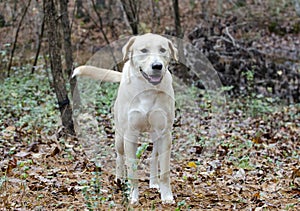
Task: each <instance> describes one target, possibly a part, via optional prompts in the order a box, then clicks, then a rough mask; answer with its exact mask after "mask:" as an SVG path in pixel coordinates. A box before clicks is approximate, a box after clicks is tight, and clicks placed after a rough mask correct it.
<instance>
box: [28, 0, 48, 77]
mask: <svg viewBox="0 0 300 211" xmlns="http://www.w3.org/2000/svg"><path fill="white" fill-rule="evenodd" d="M44 29H45V5H44V4H43V20H42V26H41V31H40V34H39V38H38V39H39V40H38V42H39V43H38V48H37V50H36V54H35V58H34V62H33V65H32V68H31V74H34V71H35V69H36V65H37V61H38V58H39V55H40V51H41V46H42V43H43V36H44Z"/></svg>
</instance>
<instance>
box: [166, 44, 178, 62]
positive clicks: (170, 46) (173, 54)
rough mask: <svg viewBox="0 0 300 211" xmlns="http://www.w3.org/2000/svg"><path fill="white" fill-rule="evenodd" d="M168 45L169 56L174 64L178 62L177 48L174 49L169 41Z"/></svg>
mask: <svg viewBox="0 0 300 211" xmlns="http://www.w3.org/2000/svg"><path fill="white" fill-rule="evenodd" d="M168 44H169V48H170V51H171V56H172V58H173V59H175V61H176V62H178V50H177V48H175V46H174V45H173V43H172V42H171V41H170V40H169V41H168Z"/></svg>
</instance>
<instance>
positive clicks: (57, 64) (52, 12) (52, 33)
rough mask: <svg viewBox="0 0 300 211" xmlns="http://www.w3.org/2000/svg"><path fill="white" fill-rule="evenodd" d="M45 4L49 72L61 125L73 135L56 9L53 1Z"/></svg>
mask: <svg viewBox="0 0 300 211" xmlns="http://www.w3.org/2000/svg"><path fill="white" fill-rule="evenodd" d="M44 4H45V24H46V27H47V35H48V43H49V57H50V63H51V72H52V76H53V86H54V90H55V94H56V97H57V100H58V105H59V110H60V114H61V120H62V125H63V126H64V127H65V129H66V132H67V133H68V134H70V135H75V130H74V123H73V119H72V108H71V105H70V101H69V98H68V93H67V89H66V83H65V80H64V77H63V72H62V63H61V62H62V61H61V57H60V56H61V43H60V34H59V31H58V24H57V16H56V8H55V5H54V2H53V0H44Z"/></svg>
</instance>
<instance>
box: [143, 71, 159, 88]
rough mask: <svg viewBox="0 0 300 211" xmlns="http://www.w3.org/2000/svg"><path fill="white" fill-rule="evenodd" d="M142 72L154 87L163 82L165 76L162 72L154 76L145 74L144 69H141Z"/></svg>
mask: <svg viewBox="0 0 300 211" xmlns="http://www.w3.org/2000/svg"><path fill="white" fill-rule="evenodd" d="M140 72H141V73H142V75H143V76H144V78H146V80H147V81H148V82H149V83H151V84H152V85H157V84H159V83H160V82H161V80H162V78H163V75H162V72H161V71H160V73H157V74H152V75H148V74H147V73H145V72H144V71H143V70H142V68H140Z"/></svg>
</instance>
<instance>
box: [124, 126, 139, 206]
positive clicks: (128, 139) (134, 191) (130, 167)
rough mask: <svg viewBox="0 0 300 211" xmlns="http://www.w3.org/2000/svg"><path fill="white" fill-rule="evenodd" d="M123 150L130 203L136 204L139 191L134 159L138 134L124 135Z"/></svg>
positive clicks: (128, 133)
mask: <svg viewBox="0 0 300 211" xmlns="http://www.w3.org/2000/svg"><path fill="white" fill-rule="evenodd" d="M124 138H125V140H124V149H125V156H126V158H125V160H126V166H127V178H128V180H129V184H130V203H131V204H136V203H138V200H139V189H138V177H137V165H138V160H137V158H136V151H137V146H138V143H137V140H138V134H137V133H134V132H132V131H127V132H126V133H125V137H124Z"/></svg>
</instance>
